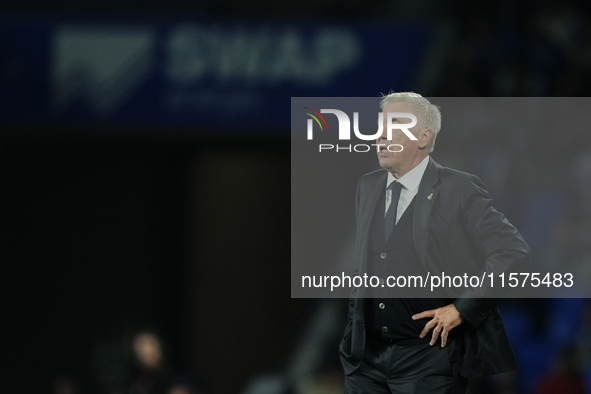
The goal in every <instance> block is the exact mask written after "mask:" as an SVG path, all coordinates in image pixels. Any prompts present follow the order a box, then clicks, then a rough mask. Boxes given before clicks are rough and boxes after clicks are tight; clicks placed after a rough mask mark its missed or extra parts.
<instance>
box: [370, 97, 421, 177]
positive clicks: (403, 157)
mask: <svg viewBox="0 0 591 394" xmlns="http://www.w3.org/2000/svg"><path fill="white" fill-rule="evenodd" d="M383 112H384V127H383V132H382V136H381V137H380V138H379V139H378V140H377V144H383V145H380V146H378V147H377V155H378V160H379V162H380V166H382V168H384V169H386V170H388V171H389V172H392V173H394V174H395V175H396V174H398V175H399V176H402V175H404V174H405V173H407V172H408V171H410V170H411V169H412V168H413V167H414V166H415V165H417V164H418V162H420V160H419V161H418V162H416V161H417V160H418V159H421V160H422V158H423V157H424V156H425V151H426V148H425V149H423V150H421V149H419V141H413V140H411V139H410V138H409V137H408V136H407V135H406V134H404V132H403V131H402V130H400V129H393V130H392V139H391V140H388V139H387V138H388V124H387V123H388V112H407V113H411V114H414V115H415V116H417V115H416V111H415V110H414V108H412V107H411V106H410V105H408V104H407V103H401V102H399V103H392V104H390V105H388V106H387V107H386V108H384V110H383ZM392 122H393V123H410V122H411V119H409V118H394V119H393V120H392ZM424 129H425V124H424V121H423V120H422V119H421V118H420V117H419V116H417V124H416V125H415V126H414V127H412V128H409V129H408V130H409V131H410V132H411V133H412V134H413V135H414V136H415V137H417V138H418V137H419V136H420V134H421V131H423V130H424ZM419 140H420V138H419ZM391 144H397V145H401V146H402V151H400V152H390V151H388V149H387V146H388V145H391ZM423 145H424V143H423ZM390 150H392V151H399V150H400V146H392V147H390Z"/></svg>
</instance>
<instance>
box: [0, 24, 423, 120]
mask: <svg viewBox="0 0 591 394" xmlns="http://www.w3.org/2000/svg"><path fill="white" fill-rule="evenodd" d="M431 36H432V32H431V30H430V29H428V28H426V27H425V26H422V25H417V24H411V25H400V24H396V25H394V24H379V23H372V24H363V23H356V24H346V25H345V24H338V23H289V24H276V23H268V22H255V21H243V22H240V21H231V22H230V21H212V20H193V21H186V20H181V21H178V20H177V21H168V20H167V21H154V20H146V21H138V20H133V21H121V20H119V19H117V20H112V21H109V20H100V21H97V20H90V21H89V20H74V21H72V20H67V21H42V20H11V21H6V20H4V21H3V22H1V23H0V84H1V86H2V91H3V92H2V101H1V102H0V118H1V119H3V120H4V121H6V120H9V121H17V122H18V121H49V122H52V121H54V122H63V121H66V122H68V121H82V122H93V123H103V122H104V123H126V124H128V123H131V124H138V125H144V124H153V123H156V124H173V125H208V126H221V127H230V126H233V127H240V126H244V127H248V128H255V129H256V128H259V127H262V128H263V129H270V128H272V127H276V126H279V125H283V126H285V128H286V129H287V122H288V120H289V117H290V98H291V97H297V96H315V97H328V96H330V97H335V96H350V97H356V96H357V97H358V96H361V97H372V96H377V95H379V94H380V93H381V92H383V93H387V91H388V90H390V89H395V90H397V91H400V90H406V89H411V86H410V85H411V82H412V80H413V77H414V75H415V70H416V69H417V67H418V65H419V64H420V60H421V57H422V55H423V54H424V52H425V49H426V47H427V45H428V44H429V41H430V39H431Z"/></svg>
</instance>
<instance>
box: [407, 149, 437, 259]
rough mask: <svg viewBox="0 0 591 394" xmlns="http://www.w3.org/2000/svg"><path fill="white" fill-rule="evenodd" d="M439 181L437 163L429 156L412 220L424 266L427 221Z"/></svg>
mask: <svg viewBox="0 0 591 394" xmlns="http://www.w3.org/2000/svg"><path fill="white" fill-rule="evenodd" d="M438 182H439V165H438V164H437V163H435V161H434V160H433V159H432V158H431V156H429V164H428V165H427V168H426V169H425V173H424V174H423V178H422V179H421V183H420V184H419V190H418V192H417V195H416V197H415V212H414V220H413V227H414V229H413V240H414V244H415V250H416V253H417V257H418V258H419V261H420V262H421V264H422V265H423V267H426V262H427V240H428V238H429V221H430V219H431V212H432V210H433V206H434V205H435V201H436V200H437V196H438V194H439V190H438V189H437V188H435V185H436V184H437V183H438Z"/></svg>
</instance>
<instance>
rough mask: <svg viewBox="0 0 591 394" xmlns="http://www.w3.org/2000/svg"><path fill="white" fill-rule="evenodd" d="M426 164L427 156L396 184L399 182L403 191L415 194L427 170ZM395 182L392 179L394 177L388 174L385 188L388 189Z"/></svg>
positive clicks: (427, 162) (427, 161)
mask: <svg viewBox="0 0 591 394" xmlns="http://www.w3.org/2000/svg"><path fill="white" fill-rule="evenodd" d="M427 164H429V155H427V156H426V157H425V158H424V159H423V161H421V162H420V163H419V164H418V165H417V166H416V167H414V168H413V169H412V170H410V171H409V172H407V173H406V174H404V175H403V176H402V177H401V178H400V179H398V182H400V183H401V184H402V186H404V188H405V189H407V190H409V191H411V192H413V193H415V192H416V191H417V190H418V189H419V184H420V183H421V179H423V174H424V173H425V170H426V169H427ZM395 180H397V179H396V178H395V177H394V175H392V173H390V172H388V180H387V182H386V188H388V186H390V184H391V183H392V182H394V181H395Z"/></svg>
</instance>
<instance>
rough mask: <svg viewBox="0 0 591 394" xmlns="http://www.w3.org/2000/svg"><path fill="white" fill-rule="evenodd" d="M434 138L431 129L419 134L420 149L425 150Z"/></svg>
mask: <svg viewBox="0 0 591 394" xmlns="http://www.w3.org/2000/svg"><path fill="white" fill-rule="evenodd" d="M432 137H433V132H432V131H431V129H429V128H426V129H424V130H423V131H421V132H420V133H419V141H418V142H419V149H425V148H426V147H427V145H429V142H430V141H431V138H432Z"/></svg>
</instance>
